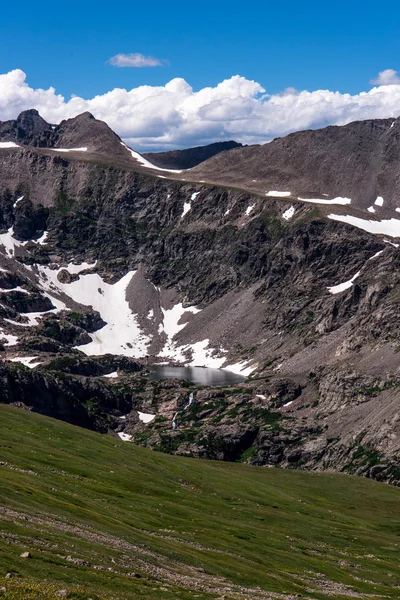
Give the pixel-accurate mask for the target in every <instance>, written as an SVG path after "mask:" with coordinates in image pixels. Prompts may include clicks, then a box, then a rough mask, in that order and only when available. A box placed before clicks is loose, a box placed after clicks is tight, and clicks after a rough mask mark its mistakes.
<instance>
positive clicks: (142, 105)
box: [0, 69, 400, 151]
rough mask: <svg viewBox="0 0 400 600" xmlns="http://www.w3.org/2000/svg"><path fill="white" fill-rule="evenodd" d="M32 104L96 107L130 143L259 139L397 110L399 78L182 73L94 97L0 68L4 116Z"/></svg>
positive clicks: (47, 112)
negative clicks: (275, 82) (301, 79)
mask: <svg viewBox="0 0 400 600" xmlns="http://www.w3.org/2000/svg"><path fill="white" fill-rule="evenodd" d="M28 108H36V109H37V110H38V111H39V112H40V114H41V115H42V116H43V117H44V118H45V119H46V120H47V121H49V122H50V123H59V122H60V121H61V120H62V119H67V118H70V117H74V116H76V115H77V114H79V113H82V112H85V111H90V112H91V113H92V114H93V115H94V116H95V117H97V118H98V119H102V120H103V121H106V122H107V123H108V125H109V126H110V127H111V128H112V129H114V131H116V132H117V133H118V134H119V135H120V136H121V137H122V138H123V139H124V140H125V141H126V142H127V143H128V144H129V145H130V146H132V147H134V148H137V149H138V150H142V151H143V150H150V149H155V150H162V149H169V148H179V147H180V148H182V147H188V146H192V145H202V144H208V143H211V142H214V141H218V140H227V139H236V140H237V141H239V142H242V143H246V144H257V143H264V142H267V141H269V140H271V139H273V138H274V137H278V136H282V135H286V134H287V133H290V132H292V131H297V130H299V129H316V128H318V127H323V126H326V125H335V124H336V125H343V124H345V123H349V122H350V121H355V120H359V119H372V118H387V117H397V116H398V115H399V114H400V85H396V84H393V85H391V86H390V87H388V86H387V85H382V86H377V87H374V88H372V89H370V90H369V91H368V92H361V93H360V94H355V95H351V94H342V93H339V92H332V91H329V90H315V91H312V92H309V91H305V90H304V91H298V90H295V89H288V90H286V91H285V92H284V93H281V94H274V95H269V94H267V93H266V92H265V89H264V88H263V87H262V86H261V85H260V84H259V83H257V82H256V81H250V80H248V79H246V78H244V77H240V76H239V75H235V76H234V77H231V78H230V79H226V80H225V81H222V82H221V83H219V84H218V85H216V86H215V87H205V88H203V89H201V90H199V91H194V90H193V89H192V87H191V86H190V85H189V84H188V83H187V82H186V81H185V80H184V79H180V78H176V79H173V80H172V81H170V82H168V83H167V84H166V85H163V86H148V85H145V86H139V87H136V88H133V89H131V90H125V89H120V88H116V89H113V90H111V91H109V92H107V93H105V94H102V95H98V96H95V97H94V98H89V99H84V98H81V97H79V96H72V97H71V98H70V99H65V98H64V97H63V96H61V95H60V94H57V93H56V91H55V89H54V88H53V87H50V88H48V89H46V90H43V89H35V88H32V87H30V86H29V85H28V83H27V82H26V75H25V73H24V72H23V71H21V70H19V69H17V70H14V71H11V72H10V73H7V74H4V75H0V120H7V119H13V118H15V117H16V116H17V115H18V114H19V113H20V112H21V111H22V110H26V109H28Z"/></svg>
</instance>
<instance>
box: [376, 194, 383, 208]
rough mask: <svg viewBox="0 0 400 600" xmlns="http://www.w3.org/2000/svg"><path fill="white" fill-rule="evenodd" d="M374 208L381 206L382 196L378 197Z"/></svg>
mask: <svg viewBox="0 0 400 600" xmlns="http://www.w3.org/2000/svg"><path fill="white" fill-rule="evenodd" d="M374 204H375V206H383V198H382V196H378V197H377V199H376V200H375V202H374Z"/></svg>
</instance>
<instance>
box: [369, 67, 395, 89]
mask: <svg viewBox="0 0 400 600" xmlns="http://www.w3.org/2000/svg"><path fill="white" fill-rule="evenodd" d="M370 83H372V84H373V85H399V84H400V77H399V75H398V74H397V71H394V70H393V69H385V71H380V72H379V74H378V77H377V78H376V79H372V80H371V81H370Z"/></svg>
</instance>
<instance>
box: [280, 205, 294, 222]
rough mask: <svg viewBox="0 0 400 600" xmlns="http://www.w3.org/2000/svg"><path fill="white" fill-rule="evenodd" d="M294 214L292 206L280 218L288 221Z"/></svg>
mask: <svg viewBox="0 0 400 600" xmlns="http://www.w3.org/2000/svg"><path fill="white" fill-rule="evenodd" d="M294 213H295V209H294V206H291V207H290V208H288V209H287V210H285V212H284V213H283V215H282V217H283V218H284V219H285V221H289V219H291V218H292V217H293V215H294Z"/></svg>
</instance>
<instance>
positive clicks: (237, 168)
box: [189, 118, 400, 214]
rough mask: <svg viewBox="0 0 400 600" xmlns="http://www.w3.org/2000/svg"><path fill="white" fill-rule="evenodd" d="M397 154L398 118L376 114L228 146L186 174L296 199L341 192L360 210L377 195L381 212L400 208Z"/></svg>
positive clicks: (399, 146)
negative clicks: (376, 116)
mask: <svg viewBox="0 0 400 600" xmlns="http://www.w3.org/2000/svg"><path fill="white" fill-rule="evenodd" d="M399 159H400V118H397V119H375V120H370V121H356V122H353V123H350V124H348V125H344V126H333V127H326V128H324V129H319V130H316V131H300V132H296V133H292V134H290V135H288V136H286V137H284V138H278V139H275V140H273V141H272V142H270V143H269V144H265V145H263V146H248V147H246V148H237V149H234V150H230V151H229V152H227V153H224V154H220V155H217V156H214V157H212V158H210V159H209V160H208V161H206V162H205V163H203V164H201V165H198V166H197V167H195V168H194V169H193V170H192V172H191V173H190V174H189V177H190V178H194V179H195V180H197V181H198V180H200V179H201V180H204V181H207V182H212V183H215V184H223V185H228V186H235V187H240V188H244V189H246V190H248V191H252V192H255V193H258V194H261V195H265V194H266V193H268V192H270V191H273V190H278V191H280V192H285V191H286V192H290V196H292V197H293V198H295V199H296V198H306V199H308V198H314V199H319V198H320V199H327V200H329V199H333V198H337V197H342V198H343V197H344V198H349V199H350V200H351V206H352V207H354V208H358V209H362V210H367V209H368V207H370V206H373V205H374V202H375V201H376V198H378V197H382V198H383V201H384V202H383V212H382V214H386V213H387V214H390V213H391V212H392V211H394V210H395V208H398V207H400V188H399V185H398V182H399V176H400V167H399V164H400V162H399Z"/></svg>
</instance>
